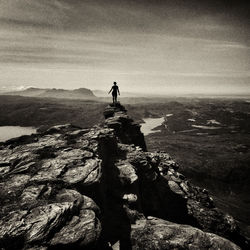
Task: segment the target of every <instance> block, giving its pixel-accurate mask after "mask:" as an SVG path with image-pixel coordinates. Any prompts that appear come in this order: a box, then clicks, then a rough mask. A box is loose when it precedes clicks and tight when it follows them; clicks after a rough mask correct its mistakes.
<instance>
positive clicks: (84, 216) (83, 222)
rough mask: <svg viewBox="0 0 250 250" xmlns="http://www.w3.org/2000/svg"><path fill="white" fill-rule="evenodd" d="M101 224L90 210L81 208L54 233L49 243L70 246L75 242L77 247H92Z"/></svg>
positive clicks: (97, 236) (95, 243)
mask: <svg viewBox="0 0 250 250" xmlns="http://www.w3.org/2000/svg"><path fill="white" fill-rule="evenodd" d="M100 232H101V225H100V222H99V220H98V219H97V218H96V216H95V213H94V212H93V211H92V210H87V209H84V210H81V212H80V214H79V216H74V217H73V218H72V220H71V221H70V222H69V223H68V224H67V225H66V226H64V227H63V228H62V229H61V230H60V231H59V232H58V233H56V234H55V235H54V237H53V239H52V240H51V242H50V245H52V246H57V247H58V248H60V246H61V247H62V246H63V247H64V248H65V246H67V247H68V248H70V247H71V246H74V245H75V244H76V243H77V245H78V246H79V247H83V248H90V247H92V248H94V247H95V245H97V239H98V238H99V236H100Z"/></svg>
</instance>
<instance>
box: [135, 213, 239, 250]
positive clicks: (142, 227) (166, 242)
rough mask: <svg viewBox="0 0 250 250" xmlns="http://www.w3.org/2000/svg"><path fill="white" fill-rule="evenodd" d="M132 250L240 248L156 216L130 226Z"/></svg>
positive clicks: (219, 238)
mask: <svg viewBox="0 0 250 250" xmlns="http://www.w3.org/2000/svg"><path fill="white" fill-rule="evenodd" d="M131 243H132V249H133V250H137V249H138V250H140V249H145V250H147V249H148V250H152V249H197V250H200V249H228V250H229V249H232V250H239V249H240V248H239V247H238V246H236V245H235V244H233V243H232V242H230V241H229V240H226V239H224V238H221V237H219V236H217V235H215V234H211V233H205V232H203V231H201V230H199V229H197V228H194V227H191V226H188V225H181V224H175V223H171V222H168V221H164V220H160V219H157V218H152V217H150V218H148V220H138V221H137V223H136V224H135V225H134V226H132V232H131Z"/></svg>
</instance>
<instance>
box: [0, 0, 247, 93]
mask: <svg viewBox="0 0 250 250" xmlns="http://www.w3.org/2000/svg"><path fill="white" fill-rule="evenodd" d="M249 13H250V8H249V4H248V3H247V1H241V0H238V1H236V0H213V1H211V0H210V1H205V0H204V1H203V0H0V91H1V90H2V91H3V90H9V89H23V88H27V87H40V88H64V89H75V88H81V87H86V88H90V89H92V90H94V89H100V90H105V91H106V90H107V91H108V90H109V89H110V87H111V85H112V82H113V81H116V82H117V83H118V85H119V87H120V90H121V93H122V91H126V92H127V91H128V92H135V93H148V94H155V95H157V94H160V95H165V94H177V95H178V94H250V81H249V80H250V22H249V20H250V14H249Z"/></svg>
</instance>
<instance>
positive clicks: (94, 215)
mask: <svg viewBox="0 0 250 250" xmlns="http://www.w3.org/2000/svg"><path fill="white" fill-rule="evenodd" d="M104 116H105V118H106V119H105V121H104V122H103V123H102V124H100V125H96V126H94V127H92V128H89V129H82V128H80V127H77V126H74V125H71V124H66V125H60V126H54V127H52V128H50V129H49V130H47V131H45V132H44V133H40V134H33V135H31V136H22V137H20V138H17V139H12V140H9V141H7V142H5V143H2V144H0V157H1V159H2V160H1V162H0V168H1V172H0V174H1V204H2V207H1V210H0V213H1V216H0V218H1V219H0V221H1V222H0V223H1V229H0V244H1V247H3V248H6V249H30V248H32V249H41V248H43V249H54V248H55V249H72V247H75V248H83V249H111V248H110V245H113V246H114V248H115V247H116V246H117V245H120V247H121V249H170V248H177V249H185V248H186V246H187V245H188V246H189V247H190V248H195V249H211V246H213V248H214V249H239V247H238V246H237V245H240V246H241V247H242V248H244V247H245V248H247V247H248V245H247V244H248V243H247V241H246V239H245V238H244V237H243V236H242V235H241V234H240V232H239V231H238V227H237V225H236V222H235V221H234V219H233V218H232V217H231V216H230V215H227V214H224V213H223V212H222V211H221V210H219V209H217V208H216V207H215V205H214V203H213V200H212V198H211V197H210V196H209V194H208V192H207V191H206V190H204V189H201V188H198V187H196V186H194V185H192V184H191V183H190V182H189V181H188V180H187V179H186V178H185V176H183V175H182V174H181V173H179V172H178V171H177V170H178V165H177V164H176V163H175V162H174V160H173V159H172V158H171V157H170V156H169V155H168V154H167V153H165V152H158V153H156V152H148V151H147V149H146V145H145V141H144V136H143V134H142V133H141V131H140V125H139V124H137V123H135V122H134V121H133V120H132V119H131V118H130V117H129V116H128V115H127V113H126V109H125V107H123V106H122V105H121V104H117V105H113V104H112V105H109V106H108V107H107V108H106V109H105V111H104ZM226 238H227V239H226ZM230 240H231V241H233V242H234V243H232V242H231V241H230ZM236 244H237V245H236Z"/></svg>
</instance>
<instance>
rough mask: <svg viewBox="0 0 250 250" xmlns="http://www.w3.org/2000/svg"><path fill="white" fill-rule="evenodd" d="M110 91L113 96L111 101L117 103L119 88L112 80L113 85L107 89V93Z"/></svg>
mask: <svg viewBox="0 0 250 250" xmlns="http://www.w3.org/2000/svg"><path fill="white" fill-rule="evenodd" d="M111 91H112V96H113V103H114V104H115V103H117V93H118V94H119V95H120V91H119V88H118V86H117V83H116V82H114V85H113V86H112V88H111V90H110V91H109V93H110V92H111Z"/></svg>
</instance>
